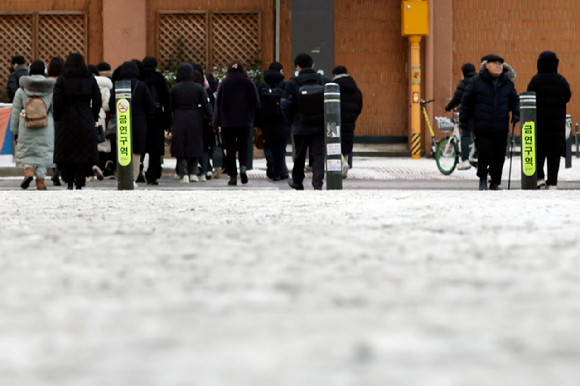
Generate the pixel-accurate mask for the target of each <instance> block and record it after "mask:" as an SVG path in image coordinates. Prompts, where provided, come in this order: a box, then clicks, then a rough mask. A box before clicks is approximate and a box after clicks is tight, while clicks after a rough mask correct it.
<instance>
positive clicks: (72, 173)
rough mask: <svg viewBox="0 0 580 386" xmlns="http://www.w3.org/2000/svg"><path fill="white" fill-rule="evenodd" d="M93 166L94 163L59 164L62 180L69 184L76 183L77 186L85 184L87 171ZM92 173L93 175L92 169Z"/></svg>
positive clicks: (80, 186)
mask: <svg viewBox="0 0 580 386" xmlns="http://www.w3.org/2000/svg"><path fill="white" fill-rule="evenodd" d="M92 167H93V164H92V163H79V164H59V165H58V170H60V172H61V174H62V180H63V181H64V182H66V183H67V184H68V185H71V186H72V185H73V184H74V185H75V186H76V187H77V188H82V187H83V186H85V182H86V178H87V171H88V170H91V168H92ZM90 175H93V172H92V171H91V173H90Z"/></svg>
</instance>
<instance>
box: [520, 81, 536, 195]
mask: <svg viewBox="0 0 580 386" xmlns="http://www.w3.org/2000/svg"><path fill="white" fill-rule="evenodd" d="M520 119H521V125H522V126H521V128H522V190H532V189H534V190H535V189H538V175H537V170H536V93H535V92H533V91H526V92H523V93H521V94H520Z"/></svg>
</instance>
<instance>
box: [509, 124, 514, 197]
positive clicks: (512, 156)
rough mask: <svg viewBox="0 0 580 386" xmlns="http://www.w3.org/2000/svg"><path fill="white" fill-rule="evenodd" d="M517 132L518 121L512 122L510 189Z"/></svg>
mask: <svg viewBox="0 0 580 386" xmlns="http://www.w3.org/2000/svg"><path fill="white" fill-rule="evenodd" d="M515 133H516V123H515V122H514V123H513V124H512V141H511V142H512V146H511V149H510V172H509V175H508V190H510V185H511V182H512V159H513V158H514V136H515Z"/></svg>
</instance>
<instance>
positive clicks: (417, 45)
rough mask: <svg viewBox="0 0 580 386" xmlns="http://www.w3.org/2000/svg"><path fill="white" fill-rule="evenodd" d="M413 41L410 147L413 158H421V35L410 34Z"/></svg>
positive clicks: (410, 39)
mask: <svg viewBox="0 0 580 386" xmlns="http://www.w3.org/2000/svg"><path fill="white" fill-rule="evenodd" d="M409 41H410V42H411V135H410V136H409V137H410V138H409V139H410V141H409V147H410V150H411V157H412V158H413V159H419V158H421V36H419V35H413V36H409Z"/></svg>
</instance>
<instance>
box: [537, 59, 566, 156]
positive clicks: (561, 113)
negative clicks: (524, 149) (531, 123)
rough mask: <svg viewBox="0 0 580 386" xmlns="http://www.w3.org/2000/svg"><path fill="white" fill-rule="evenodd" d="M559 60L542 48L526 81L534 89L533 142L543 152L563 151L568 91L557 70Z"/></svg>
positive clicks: (564, 153) (555, 152)
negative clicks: (536, 62) (530, 75)
mask: <svg viewBox="0 0 580 386" xmlns="http://www.w3.org/2000/svg"><path fill="white" fill-rule="evenodd" d="M559 63H560V60H559V59H558V57H557V56H556V54H555V53H553V52H551V51H544V52H542V53H541V54H540V57H539V58H538V74H537V75H536V76H534V77H533V78H532V80H531V81H530V84H528V91H534V92H535V93H536V106H537V109H536V144H537V147H538V153H539V154H542V155H544V156H550V155H557V156H565V155H566V104H567V103H568V102H570V98H571V97H572V93H571V91H570V85H569V84H568V82H567V81H566V79H565V78H564V77H563V76H562V75H560V74H558V64H559Z"/></svg>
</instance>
